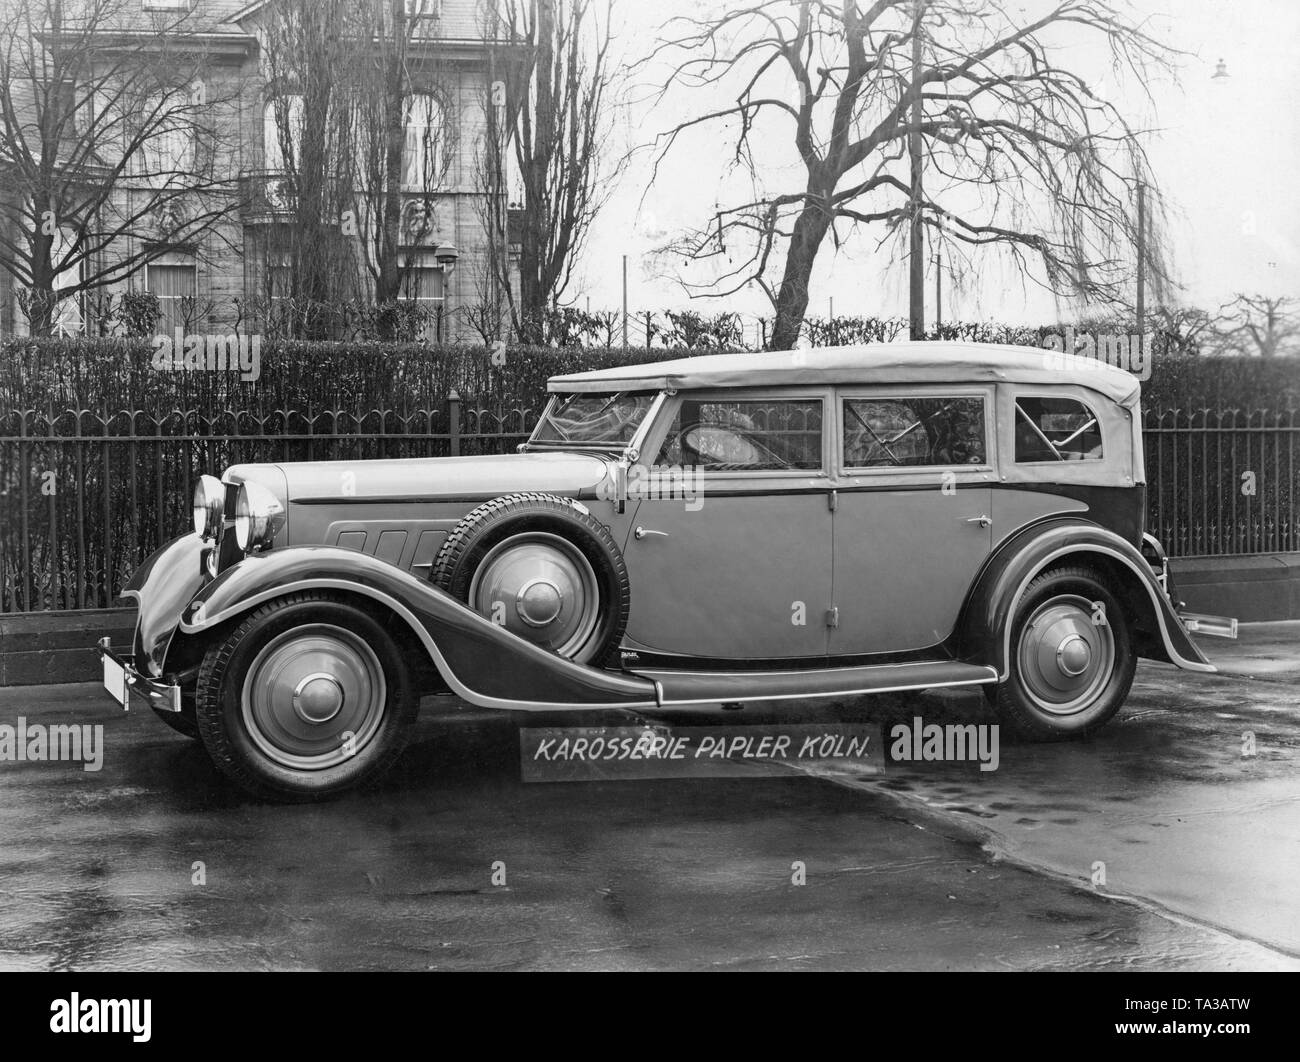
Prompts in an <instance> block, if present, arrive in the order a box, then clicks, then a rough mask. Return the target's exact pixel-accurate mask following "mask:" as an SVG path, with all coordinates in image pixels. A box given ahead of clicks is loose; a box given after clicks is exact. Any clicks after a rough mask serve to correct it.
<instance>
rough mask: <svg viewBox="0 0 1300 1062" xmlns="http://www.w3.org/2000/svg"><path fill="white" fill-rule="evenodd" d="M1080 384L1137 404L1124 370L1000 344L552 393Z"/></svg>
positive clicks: (855, 350)
mask: <svg viewBox="0 0 1300 1062" xmlns="http://www.w3.org/2000/svg"><path fill="white" fill-rule="evenodd" d="M917 383H926V384H928V383H936V384H959V383H1023V384H1063V383H1068V384H1076V385H1078V386H1080V387H1086V388H1089V389H1091V390H1093V391H1096V392H1099V393H1100V394H1103V395H1105V396H1106V397H1108V398H1110V399H1111V400H1113V401H1115V402H1119V403H1121V404H1123V405H1133V404H1136V401H1137V396H1138V393H1139V390H1140V387H1139V384H1138V381H1137V379H1136V378H1135V377H1134V376H1132V375H1131V374H1130V373H1128V372H1125V371H1124V370H1123V369H1118V368H1115V367H1114V366H1111V365H1107V364H1106V363H1105V362H1102V361H1098V360H1095V359H1093V358H1081V357H1076V356H1075V355H1072V354H1064V353H1061V352H1059V351H1053V350H1045V349H1039V348H1037V347H1014V346H1001V345H997V344H992V343H961V342H956V343H944V342H925V343H867V344H862V345H859V346H851V347H814V348H812V349H809V350H792V351H764V352H761V353H756V354H751V353H744V354H706V355H702V356H700V357H694V358H678V359H676V360H673V361H660V362H650V363H646V364H642V365H623V366H618V367H616V368H612V369H594V370H590V371H588V372H577V373H569V374H568V375H565V376H554V377H552V378H551V379H550V381H549V382H548V384H547V389H548V390H550V391H552V392H572V391H584V392H603V391H661V390H676V391H686V390H698V389H702V388H715V387H776V386H781V387H790V386H798V385H811V386H826V385H831V384H917Z"/></svg>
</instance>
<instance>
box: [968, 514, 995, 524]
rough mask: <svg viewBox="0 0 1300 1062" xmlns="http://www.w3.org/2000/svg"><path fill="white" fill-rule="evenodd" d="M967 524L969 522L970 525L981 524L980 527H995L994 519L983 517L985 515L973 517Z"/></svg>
mask: <svg viewBox="0 0 1300 1062" xmlns="http://www.w3.org/2000/svg"><path fill="white" fill-rule="evenodd" d="M966 522H967V523H968V524H979V525H980V527H992V526H993V517H991V516H983V515H980V516H972V517H971V518H970V519H969V520H967V521H966Z"/></svg>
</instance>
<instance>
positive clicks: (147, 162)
mask: <svg viewBox="0 0 1300 1062" xmlns="http://www.w3.org/2000/svg"><path fill="white" fill-rule="evenodd" d="M178 106H179V104H178V105H177V106H173V107H169V106H168V104H167V101H165V100H164V99H163V98H162V97H159V96H154V97H151V98H150V99H149V100H148V101H146V103H145V115H146V121H148V122H149V123H150V129H149V137H148V139H146V140H144V141H143V142H142V143H141V145H140V175H141V176H143V177H150V178H153V179H154V180H155V181H156V182H157V183H159V184H168V183H172V182H178V181H180V180H181V179H182V178H184V177H185V175H186V174H189V173H191V172H193V170H194V134H195V132H196V130H195V129H194V126H193V122H192V121H191V120H190V119H188V118H186V117H184V116H182V115H179V114H177V113H176V110H177V107H178Z"/></svg>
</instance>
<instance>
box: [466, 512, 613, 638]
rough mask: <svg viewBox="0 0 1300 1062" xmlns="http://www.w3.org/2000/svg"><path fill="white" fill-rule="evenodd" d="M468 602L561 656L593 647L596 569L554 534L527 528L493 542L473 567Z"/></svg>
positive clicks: (597, 615) (596, 618)
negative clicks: (476, 566)
mask: <svg viewBox="0 0 1300 1062" xmlns="http://www.w3.org/2000/svg"><path fill="white" fill-rule="evenodd" d="M469 602H470V604H471V605H472V606H473V607H474V609H475V610H476V611H478V612H479V613H480V614H482V615H484V616H486V617H487V618H488V619H490V620H492V622H493V623H499V624H501V625H502V626H504V627H505V628H506V629H507V630H509V631H512V632H514V633H515V634H518V635H520V636H521V637H523V638H527V639H528V640H529V641H530V642H535V643H536V644H537V645H540V646H542V647H543V648H546V649H550V650H551V651H552V652H555V653H558V654H559V655H560V656H566V657H569V658H570V659H573V660H578V661H585V660H587V659H589V658H590V657H591V655H592V654H593V653H594V651H595V648H596V646H595V643H594V641H593V635H594V634H595V632H596V627H597V623H598V621H599V619H600V587H599V584H598V583H597V581H596V572H595V570H594V569H593V568H592V566H591V562H590V561H589V560H587V558H586V556H585V555H584V554H583V552H582V550H580V549H578V547H577V546H575V545H574V544H573V543H572V542H570V541H568V540H567V539H565V538H561V537H560V536H559V535H552V534H548V533H545V532H527V533H524V534H520V535H513V536H512V537H510V538H507V539H505V540H504V541H502V542H499V543H497V545H496V546H494V547H493V548H492V549H490V550H489V551H488V553H487V555H486V556H485V557H484V558H483V560H482V562H481V563H480V564H479V566H478V569H477V570H476V571H475V572H474V578H473V580H472V581H471V583H470V588H469Z"/></svg>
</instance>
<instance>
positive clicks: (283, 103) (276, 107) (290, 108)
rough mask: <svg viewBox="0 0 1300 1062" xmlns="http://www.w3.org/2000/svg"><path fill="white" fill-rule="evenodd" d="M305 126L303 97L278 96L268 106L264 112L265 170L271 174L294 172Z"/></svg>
mask: <svg viewBox="0 0 1300 1062" xmlns="http://www.w3.org/2000/svg"><path fill="white" fill-rule="evenodd" d="M302 123H303V102H302V97H301V96H298V95H285V96H279V97H277V98H276V99H273V100H271V101H270V102H269V103H267V105H266V107H265V109H264V110H263V111H262V169H264V170H266V171H267V172H268V173H286V172H289V173H291V172H293V171H294V169H295V168H296V166H297V160H298V156H299V155H300V154H301V153H302ZM286 147H288V149H289V158H288V159H286V158H285V148H286ZM286 163H287V165H286Z"/></svg>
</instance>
